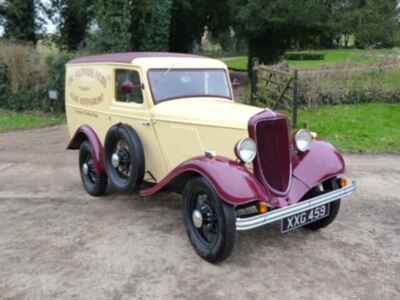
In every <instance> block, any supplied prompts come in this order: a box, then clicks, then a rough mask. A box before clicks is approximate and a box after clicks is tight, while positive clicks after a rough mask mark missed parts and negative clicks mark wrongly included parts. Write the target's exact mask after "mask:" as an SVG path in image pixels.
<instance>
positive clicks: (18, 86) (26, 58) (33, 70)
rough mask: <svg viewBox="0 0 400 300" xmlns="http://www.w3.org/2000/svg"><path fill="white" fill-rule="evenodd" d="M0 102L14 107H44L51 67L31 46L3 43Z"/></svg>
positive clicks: (0, 59)
mask: <svg viewBox="0 0 400 300" xmlns="http://www.w3.org/2000/svg"><path fill="white" fill-rule="evenodd" d="M0 65H1V66H2V67H0V90H1V96H0V100H1V101H0V105H1V106H2V107H5V108H8V109H13V110H37V109H42V107H43V104H44V103H43V101H44V99H45V97H44V96H45V94H46V88H47V80H48V68H47V65H46V62H45V60H44V58H43V57H42V56H41V55H40V54H39V52H38V51H37V50H36V48H34V47H33V46H31V45H28V44H15V43H10V42H1V43H0Z"/></svg>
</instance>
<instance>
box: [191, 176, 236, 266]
mask: <svg viewBox="0 0 400 300" xmlns="http://www.w3.org/2000/svg"><path fill="white" fill-rule="evenodd" d="M183 197H184V202H185V204H184V222H185V226H186V230H187V232H188V236H189V239H190V242H191V243H192V246H193V247H194V248H195V250H196V252H197V253H198V254H199V255H200V256H201V257H202V258H204V259H205V260H207V261H209V262H212V263H217V262H220V261H222V260H224V259H226V258H227V257H228V256H229V255H230V254H231V252H232V250H233V246H234V244H235V239H236V214H235V209H234V208H233V207H232V206H230V205H228V204H225V203H224V202H222V201H221V200H220V199H219V198H218V195H217V194H216V192H215V191H214V189H213V187H212V186H211V185H210V183H209V182H208V181H207V180H206V179H205V178H201V177H199V178H195V179H192V180H191V181H189V183H188V184H187V185H186V187H185V190H184V193H183Z"/></svg>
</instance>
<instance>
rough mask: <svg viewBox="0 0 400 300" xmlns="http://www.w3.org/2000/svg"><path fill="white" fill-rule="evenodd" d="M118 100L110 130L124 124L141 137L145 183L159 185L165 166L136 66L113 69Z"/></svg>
mask: <svg viewBox="0 0 400 300" xmlns="http://www.w3.org/2000/svg"><path fill="white" fill-rule="evenodd" d="M112 73H113V78H114V80H113V82H114V93H113V94H114V97H113V99H112V101H111V107H110V118H109V121H110V124H109V125H110V127H111V126H113V125H115V124H118V123H123V124H127V125H129V126H131V127H132V128H133V129H134V130H136V132H137V134H138V135H139V137H140V139H141V142H142V144H143V148H144V154H145V170H146V172H145V180H146V181H150V182H157V181H159V180H161V179H162V176H163V175H164V174H165V163H164V159H163V156H162V153H161V151H160V148H159V145H158V141H157V138H156V134H155V130H154V126H153V120H152V116H151V113H150V109H149V102H148V100H149V99H147V97H146V94H147V93H145V85H144V84H143V80H142V78H143V77H142V76H141V72H140V70H139V69H135V68H133V67H119V66H118V67H115V68H113V72H112Z"/></svg>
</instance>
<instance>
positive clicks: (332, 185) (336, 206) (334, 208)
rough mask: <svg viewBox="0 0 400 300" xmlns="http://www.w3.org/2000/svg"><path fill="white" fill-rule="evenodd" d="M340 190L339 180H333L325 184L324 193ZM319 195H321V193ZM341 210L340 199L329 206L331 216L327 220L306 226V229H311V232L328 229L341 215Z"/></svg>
mask: <svg viewBox="0 0 400 300" xmlns="http://www.w3.org/2000/svg"><path fill="white" fill-rule="evenodd" d="M338 188H339V184H338V182H337V180H336V179H333V180H331V181H329V182H327V183H325V184H324V193H329V192H331V191H333V190H336V189H338ZM319 194H321V193H319ZM315 196H318V194H316V195H315ZM339 210H340V199H339V200H336V201H334V202H331V203H330V204H329V215H328V216H326V217H325V218H323V219H321V220H318V221H316V222H314V223H311V224H308V225H305V226H304V227H306V228H308V229H311V230H319V229H321V228H324V227H327V226H328V225H330V224H331V223H332V222H333V221H334V220H335V219H336V217H337V215H338V213H339Z"/></svg>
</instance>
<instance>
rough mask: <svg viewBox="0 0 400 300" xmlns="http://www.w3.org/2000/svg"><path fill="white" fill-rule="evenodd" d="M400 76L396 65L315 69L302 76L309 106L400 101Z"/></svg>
mask: <svg viewBox="0 0 400 300" xmlns="http://www.w3.org/2000/svg"><path fill="white" fill-rule="evenodd" d="M399 79H400V71H399V70H398V69H396V68H395V69H390V68H372V69H365V70H352V69H349V70H347V69H339V70H333V71H331V72H326V73H324V72H315V73H314V74H311V75H307V76H306V77H302V78H301V80H300V89H299V90H300V98H301V102H302V103H303V104H304V105H306V106H307V107H316V106H320V105H325V104H358V103H368V102H377V101H379V102H387V103H400V87H399V86H398V84H397V82H398V80H399Z"/></svg>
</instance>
